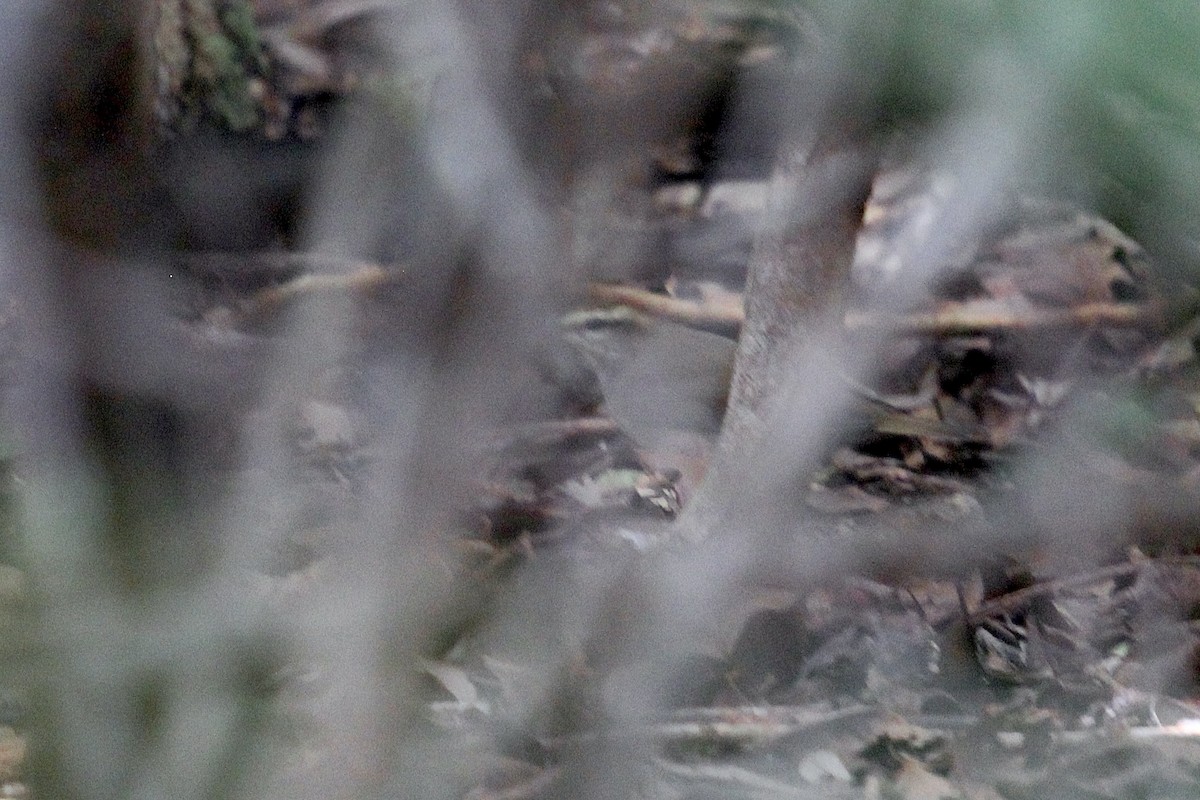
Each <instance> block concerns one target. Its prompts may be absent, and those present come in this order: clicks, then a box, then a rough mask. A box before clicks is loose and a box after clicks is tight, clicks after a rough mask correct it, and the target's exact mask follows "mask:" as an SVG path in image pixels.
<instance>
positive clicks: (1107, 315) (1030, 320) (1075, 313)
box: [844, 300, 1194, 336]
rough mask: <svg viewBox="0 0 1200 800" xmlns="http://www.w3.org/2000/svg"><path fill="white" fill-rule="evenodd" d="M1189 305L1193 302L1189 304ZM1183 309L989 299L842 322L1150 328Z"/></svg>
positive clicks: (964, 327) (905, 327) (922, 331)
mask: <svg viewBox="0 0 1200 800" xmlns="http://www.w3.org/2000/svg"><path fill="white" fill-rule="evenodd" d="M1191 305H1193V306H1194V303H1193V304H1191ZM1185 310H1186V309H1178V310H1175V309H1171V310H1168V309H1167V308H1166V307H1165V305H1164V304H1162V303H1140V304H1131V303H1086V304H1083V305H1078V306H1075V307H1073V308H1024V309H1014V308H1011V307H1008V306H1005V305H1003V304H1000V303H997V302H995V301H990V300H974V301H969V302H965V303H947V304H946V305H944V306H942V307H941V308H939V309H938V310H937V311H932V312H929V313H917V314H881V313H877V312H873V311H848V312H846V316H845V318H844V320H845V326H846V329H847V330H848V331H851V332H856V333H857V332H874V331H887V332H891V333H900V334H913V335H928V336H956V335H964V334H975V333H990V332H997V331H1043V330H1055V329H1061V328H1091V327H1110V328H1113V327H1119V328H1151V329H1162V328H1165V327H1167V325H1168V323H1169V321H1170V320H1171V319H1174V318H1176V316H1177V314H1178V313H1180V312H1183V311H1185Z"/></svg>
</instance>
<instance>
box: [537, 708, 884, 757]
mask: <svg viewBox="0 0 1200 800" xmlns="http://www.w3.org/2000/svg"><path fill="white" fill-rule="evenodd" d="M875 713H877V711H876V710H875V709H873V708H871V707H869V706H848V707H846V708H839V709H833V710H830V709H827V708H813V707H807V706H745V707H734V708H688V709H681V710H679V711H676V712H674V713H672V714H671V715H670V716H669V717H668V718H667V719H664V720H659V721H654V722H647V723H644V724H641V725H626V726H622V727H621V728H618V729H613V730H600V731H587V732H584V733H578V734H572V735H567V736H556V737H551V738H547V739H542V740H540V741H541V744H542V746H544V747H546V748H548V749H551V750H554V749H558V748H561V747H564V746H566V745H568V744H580V743H584V742H592V741H597V740H603V739H609V738H614V737H615V738H624V737H649V738H653V739H658V740H667V741H704V742H710V743H714V742H729V743H736V744H740V745H755V744H769V743H770V742H773V741H776V740H778V739H781V738H783V737H784V736H790V735H792V734H795V733H799V732H801V731H804V730H809V729H811V728H818V727H821V726H824V725H828V724H831V723H838V722H850V721H854V720H857V719H859V718H861V717H866V716H869V715H872V714H875Z"/></svg>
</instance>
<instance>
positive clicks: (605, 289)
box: [588, 283, 746, 335]
mask: <svg viewBox="0 0 1200 800" xmlns="http://www.w3.org/2000/svg"><path fill="white" fill-rule="evenodd" d="M588 296H589V297H590V298H591V299H592V301H593V302H596V303H605V304H613V305H625V306H629V307H630V308H632V309H635V310H637V311H642V312H644V313H646V314H650V315H651V316H654V317H659V318H661V319H667V320H671V321H672V322H680V323H683V324H684V325H688V326H691V327H693V328H701V329H703V330H708V331H713V332H714V333H721V334H726V335H733V334H736V333H737V332H738V330H740V329H741V327H742V323H743V322H744V321H745V319H746V314H745V312H744V311H743V310H742V309H741V308H740V307H739V308H728V307H724V306H720V307H718V306H708V305H703V304H701V303H694V302H692V301H690V300H680V299H679V298H678V297H671V296H670V295H665V294H659V293H657V292H651V291H648V290H646V289H641V288H639V287H637V286H624V285H621V284H613V283H593V284H592V285H591V286H589V287H588Z"/></svg>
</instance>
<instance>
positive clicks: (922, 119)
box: [805, 0, 1200, 276]
mask: <svg viewBox="0 0 1200 800" xmlns="http://www.w3.org/2000/svg"><path fill="white" fill-rule="evenodd" d="M805 5H807V6H808V7H809V8H810V10H811V11H812V13H813V14H814V16H815V17H816V18H817V29H818V30H821V31H823V32H824V33H825V35H826V36H827V37H828V39H827V42H828V44H829V45H830V46H831V48H832V51H833V52H834V53H835V63H836V68H837V69H836V72H835V73H834V74H835V75H836V81H835V86H836V88H835V89H833V90H832V92H831V95H832V96H834V97H836V98H837V99H838V100H839V101H841V102H846V101H847V100H849V101H850V102H851V103H852V104H853V105H855V106H856V107H857V108H858V109H859V111H860V112H861V113H868V114H870V115H872V118H873V119H875V120H876V121H878V122H880V123H884V124H887V125H895V124H900V125H904V124H910V123H917V124H925V125H934V126H936V125H939V124H944V123H946V122H947V121H953V120H955V119H961V118H963V117H967V116H970V115H981V116H982V117H983V118H986V119H988V120H990V121H991V123H992V125H993V127H994V130H993V131H990V132H989V131H986V130H983V131H979V132H978V134H977V136H978V142H977V148H978V151H979V157H980V158H985V157H987V155H988V153H989V151H990V150H991V148H993V147H994V140H1011V137H1016V141H1019V142H1021V143H1022V144H1023V149H1022V153H1023V154H1024V156H1023V157H1024V160H1025V161H1026V162H1027V163H1024V164H1021V165H1018V166H1019V168H1020V172H1021V173H1022V175H1021V177H1022V179H1023V180H1025V181H1028V182H1032V183H1038V184H1042V185H1045V186H1048V187H1051V188H1053V189H1054V190H1056V191H1059V192H1062V191H1064V190H1065V191H1067V192H1069V193H1071V194H1072V195H1074V196H1076V197H1079V198H1080V199H1082V200H1084V201H1085V202H1087V203H1088V204H1089V205H1091V206H1092V207H1094V208H1095V209H1096V210H1097V211H1098V212H1099V213H1100V214H1102V215H1104V216H1106V217H1108V218H1110V219H1112V220H1113V221H1114V222H1116V223H1117V224H1118V225H1119V226H1121V227H1123V228H1125V229H1126V230H1127V232H1129V233H1130V234H1131V235H1133V236H1134V238H1136V239H1139V240H1140V241H1142V242H1143V243H1144V244H1146V245H1147V246H1148V247H1149V248H1150V249H1151V250H1152V251H1156V253H1157V255H1159V256H1160V257H1161V259H1160V260H1164V261H1165V263H1164V266H1166V267H1167V268H1171V267H1172V266H1175V267H1176V268H1185V269H1187V271H1188V272H1189V274H1191V275H1193V276H1194V275H1196V274H1197V271H1198V270H1200V258H1197V257H1196V256H1195V254H1194V252H1193V251H1194V250H1195V247H1194V241H1195V240H1197V239H1200V186H1198V184H1197V176H1198V175H1200V50H1198V47H1197V46H1198V44H1200V5H1196V4H1195V3H1188V2H1157V3H1148V2H1143V1H1142V0H1112V1H1111V2H1089V1H1088V0H1042V2H1035V0H811V1H810V2H807V3H805ZM989 133H991V134H993V136H994V139H993V136H989V135H988V134H989Z"/></svg>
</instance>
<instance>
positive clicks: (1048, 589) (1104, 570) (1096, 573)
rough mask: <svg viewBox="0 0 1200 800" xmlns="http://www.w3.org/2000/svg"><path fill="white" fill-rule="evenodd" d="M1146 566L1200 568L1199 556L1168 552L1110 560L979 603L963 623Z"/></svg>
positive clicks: (971, 622) (1020, 607)
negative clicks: (1124, 560) (1123, 560)
mask: <svg viewBox="0 0 1200 800" xmlns="http://www.w3.org/2000/svg"><path fill="white" fill-rule="evenodd" d="M1149 566H1156V567H1184V568H1191V569H1197V568H1200V556H1170V557H1166V558H1151V559H1146V560H1144V561H1130V562H1129V563H1127V564H1114V565H1112V566H1109V567H1101V568H1099V569H1094V570H1090V571H1088V572H1083V573H1079V574H1077V575H1071V576H1069V577H1065V578H1057V579H1055V580H1049V581H1043V582H1042V583H1036V584H1034V585H1033V586H1029V587H1026V588H1024V589H1018V590H1017V591H1015V592H1009V593H1008V594H1006V595H1002V596H1001V597H997V598H995V599H993V600H988V601H987V602H986V603H983V604H981V605H980V606H979V607H978V608H976V609H975V610H974V611H973V612H971V613H970V614H969V615H967V623H968V624H969V625H979V624H981V623H982V622H983V621H984V620H986V619H989V618H991V617H996V616H999V615H1001V614H1008V613H1012V612H1014V611H1017V610H1019V609H1022V608H1024V607H1025V606H1028V605H1029V603H1030V602H1032V601H1033V600H1034V598H1037V597H1041V596H1042V595H1045V594H1050V593H1052V592H1057V591H1062V590H1063V589H1068V588H1072V587H1076V586H1086V585H1087V584H1089V583H1096V582H1097V581H1103V580H1108V579H1111V578H1121V577H1125V576H1128V575H1133V574H1134V573H1137V572H1140V571H1141V570H1143V569H1146V568H1147V567H1149Z"/></svg>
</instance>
